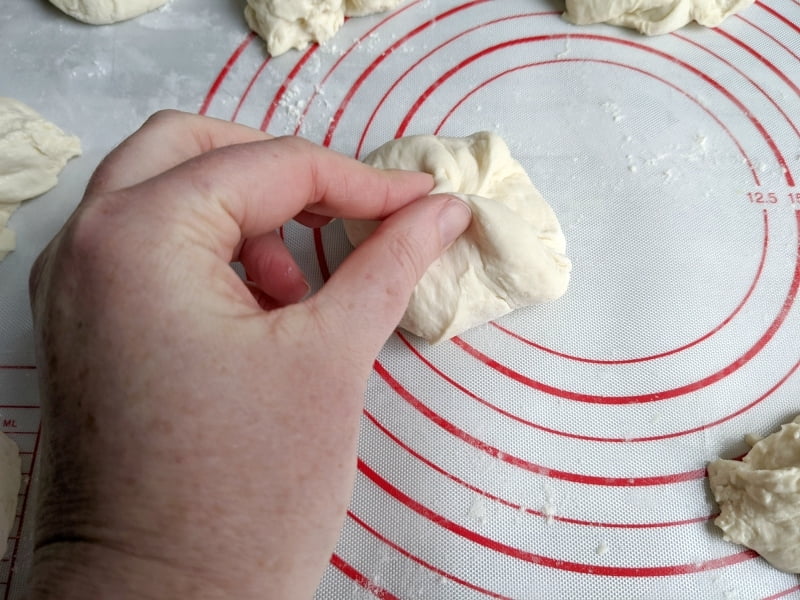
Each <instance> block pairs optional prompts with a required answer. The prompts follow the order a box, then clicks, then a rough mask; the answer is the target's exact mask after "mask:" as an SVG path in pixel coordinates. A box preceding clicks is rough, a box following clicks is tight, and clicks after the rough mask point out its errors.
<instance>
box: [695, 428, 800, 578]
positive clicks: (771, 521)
mask: <svg viewBox="0 0 800 600" xmlns="http://www.w3.org/2000/svg"><path fill="white" fill-rule="evenodd" d="M708 478H709V482H710V484H711V491H712V492H713V493H714V497H715V498H716V499H717V502H718V503H719V505H720V509H721V512H720V515H719V516H718V517H717V518H716V520H715V521H714V524H715V525H716V526H717V527H719V528H720V529H722V531H723V532H724V533H725V536H724V537H725V539H726V540H728V541H731V542H736V543H737V544H743V545H745V546H747V547H748V548H751V549H753V550H755V551H756V552H758V553H759V554H760V555H761V556H762V557H764V558H765V559H766V560H767V561H769V562H770V563H771V564H772V565H773V566H774V567H777V568H778V569H780V570H782V571H787V572H789V573H800V416H798V417H797V418H796V419H795V420H794V421H792V422H791V423H787V424H786V425H783V426H782V427H781V429H780V431H779V432H777V433H773V434H772V435H769V436H767V437H765V438H764V439H762V440H759V441H757V442H756V443H755V445H754V446H753V448H752V449H751V450H750V452H748V453H747V455H746V456H745V457H744V458H743V459H742V460H741V461H738V460H722V459H720V460H716V461H714V462H712V463H711V464H709V465H708Z"/></svg>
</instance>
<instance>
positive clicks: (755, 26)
mask: <svg viewBox="0 0 800 600" xmlns="http://www.w3.org/2000/svg"><path fill="white" fill-rule="evenodd" d="M736 18H737V19H739V20H741V21H744V22H745V23H747V24H748V25H750V27H752V28H753V29H756V30H758V31H760V32H761V33H762V34H763V35H765V36H767V37H768V38H769V39H770V40H772V42H774V43H775V44H777V45H778V46H780V47H781V48H783V49H784V50H786V52H788V53H789V54H791V55H792V56H793V57H794V58H795V59H796V60H798V61H800V56H798V55H797V54H795V53H794V52H793V51H792V50H791V48H789V46H787V45H786V44H784V43H783V42H781V41H780V40H779V39H778V38H776V37H775V36H774V35H772V34H771V33H769V32H768V31H766V30H765V29H762V28H761V27H759V26H758V25H756V24H755V23H753V22H752V21H749V20H748V19H745V18H744V17H743V16H742V15H741V14H737V15H736Z"/></svg>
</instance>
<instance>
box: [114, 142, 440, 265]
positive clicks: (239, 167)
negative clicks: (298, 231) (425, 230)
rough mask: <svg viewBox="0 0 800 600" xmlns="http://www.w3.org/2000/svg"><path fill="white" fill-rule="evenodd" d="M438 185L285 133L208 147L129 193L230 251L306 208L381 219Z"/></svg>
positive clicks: (422, 175)
mask: <svg viewBox="0 0 800 600" xmlns="http://www.w3.org/2000/svg"><path fill="white" fill-rule="evenodd" d="M432 188H433V177H431V175H429V174H427V173H421V172H411V171H390V170H382V169H377V168H374V167H371V166H368V165H365V164H363V163H361V162H359V161H357V160H355V159H352V158H348V157H346V156H344V155H342V154H339V153H337V152H334V151H332V150H329V149H327V148H323V147H321V146H318V145H316V144H313V143H311V142H309V141H307V140H304V139H302V138H297V137H283V138H274V139H272V140H268V141H261V142H252V143H248V144H236V145H231V146H227V147H224V148H220V149H217V150H214V151H212V152H207V153H205V154H202V155H200V156H198V157H196V158H193V159H191V160H189V161H186V162H184V163H182V164H180V165H178V166H177V167H175V168H173V169H171V170H170V171H168V172H166V173H163V174H161V175H159V176H157V177H155V178H152V179H150V180H148V181H146V182H144V183H142V184H140V185H138V186H135V187H133V188H130V190H129V191H130V192H131V193H136V195H137V197H138V198H139V199H140V200H139V202H141V203H153V202H154V203H157V205H158V206H156V207H154V208H155V210H152V211H147V214H150V215H159V216H160V217H161V216H163V217H165V218H170V219H176V220H178V222H180V223H181V224H182V225H187V224H193V226H194V227H195V229H196V230H199V231H201V232H202V233H203V235H202V236H200V237H199V239H203V240H207V242H208V245H209V247H210V248H212V249H214V250H215V251H218V252H222V253H224V254H228V253H230V252H232V251H233V249H234V248H235V247H236V245H237V244H238V243H239V241H240V240H241V239H243V238H248V237H253V236H257V235H261V234H263V233H266V232H268V231H272V230H273V229H276V228H277V227H280V226H281V225H283V224H284V223H286V222H287V221H288V220H290V219H292V218H293V217H294V216H296V215H298V214H299V213H300V212H303V211H305V212H306V213H311V214H315V215H322V216H324V217H344V218H351V219H380V218H383V217H386V216H388V215H390V214H392V213H394V212H395V211H396V210H398V209H399V208H401V207H402V206H405V205H406V204H408V203H409V202H411V201H413V200H416V199H417V198H419V197H421V196H424V195H426V194H427V193H428V192H429V191H430V190H431V189H432ZM139 206H141V204H140V205H139ZM225 258H226V259H227V258H229V256H226V257H225Z"/></svg>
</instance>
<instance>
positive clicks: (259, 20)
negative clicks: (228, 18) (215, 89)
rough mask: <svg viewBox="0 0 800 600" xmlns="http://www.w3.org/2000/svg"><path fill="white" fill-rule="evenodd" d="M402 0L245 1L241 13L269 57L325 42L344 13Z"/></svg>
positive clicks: (375, 8) (388, 6)
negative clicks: (314, 43) (264, 45)
mask: <svg viewBox="0 0 800 600" xmlns="http://www.w3.org/2000/svg"><path fill="white" fill-rule="evenodd" d="M401 1H402V0H247V6H246V7H245V9H244V16H245V19H246V20H247V24H248V25H249V26H250V29H252V30H253V31H255V32H256V33H257V34H258V35H260V36H261V37H262V38H263V39H264V41H265V42H266V43H267V52H269V53H270V54H271V55H272V56H278V55H279V54H283V53H284V52H286V51H287V50H290V49H292V48H295V49H297V50H303V49H304V48H306V47H307V46H308V45H309V44H310V43H312V42H317V43H320V44H323V43H325V42H326V41H328V40H329V39H330V38H331V37H333V35H334V34H335V33H336V32H337V31H339V28H340V27H341V26H342V23H344V18H345V16H348V17H360V16H364V15H368V14H372V13H376V12H383V11H385V10H389V9H391V8H394V7H395V6H397V5H398V4H399V3H400V2H401Z"/></svg>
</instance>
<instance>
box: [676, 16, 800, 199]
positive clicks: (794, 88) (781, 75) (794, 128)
mask: <svg viewBox="0 0 800 600" xmlns="http://www.w3.org/2000/svg"><path fill="white" fill-rule="evenodd" d="M717 33H718V34H719V35H721V36H723V37H725V38H727V39H728V40H730V41H731V42H733V43H734V44H736V45H738V46H741V47H742V48H744V49H745V50H746V51H747V52H749V53H750V54H752V55H753V56H754V57H755V58H757V59H758V60H759V61H760V62H762V63H764V64H765V65H766V66H767V68H769V69H770V70H771V71H772V72H773V73H775V74H776V75H777V76H778V77H779V78H780V79H781V80H782V81H783V82H784V83H785V84H786V85H788V86H789V87H790V88H792V91H794V93H795V94H797V95H798V96H800V88H798V87H797V85H796V84H795V83H794V82H792V80H790V79H789V78H788V77H786V75H785V74H784V73H783V71H781V70H780V69H778V68H777V67H776V66H775V65H773V64H772V63H771V62H770V61H768V60H767V59H766V58H764V56H762V55H761V54H759V53H758V52H756V51H755V50H753V48H752V47H750V46H748V45H747V44H745V43H744V42H742V41H741V40H739V39H737V38H736V37H734V36H732V35H731V34H729V33H727V32H726V31H721V30H720V31H717ZM673 35H674V36H675V37H677V38H678V39H681V40H683V41H685V42H687V43H689V44H691V45H693V46H696V47H697V48H700V49H701V50H703V51H704V52H707V53H708V54H710V55H711V56H713V57H714V58H716V59H717V60H719V61H720V62H722V63H724V64H725V65H727V66H728V67H730V68H731V69H733V70H734V71H736V72H737V73H738V74H739V75H741V76H742V77H743V78H744V79H746V80H747V82H748V83H749V84H750V85H752V86H753V87H755V88H756V89H757V90H758V91H759V92H760V93H761V95H762V96H764V97H765V98H766V99H767V100H768V101H769V103H770V104H772V106H774V107H775V109H776V110H777V111H778V112H779V113H781V116H782V117H783V118H784V120H785V121H786V122H787V123H788V124H789V127H791V128H792V131H794V133H795V135H796V136H798V137H800V131H798V129H797V126H796V125H795V124H794V122H793V121H792V120H791V119H790V118H789V115H787V114H786V112H785V111H784V110H783V109H782V108H781V106H780V104H778V103H777V102H776V101H775V100H774V99H773V98H772V96H770V95H769V94H768V93H767V92H766V91H765V90H764V88H762V87H761V86H760V85H759V84H758V83H756V82H755V81H754V80H753V79H752V78H750V77H748V76H747V74H745V72H744V71H742V70H741V69H740V68H739V67H737V66H736V65H734V64H733V63H732V62H731V61H729V60H728V59H726V58H724V57H722V56H720V55H719V54H717V53H716V52H714V51H713V50H709V49H708V48H706V47H705V46H702V45H701V44H698V43H697V42H695V41H694V40H691V39H689V38H687V37H686V36H683V35H680V34H677V33H675V34H673ZM787 183H789V185H794V180H792V179H791V178H790V179H789V180H787Z"/></svg>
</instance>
